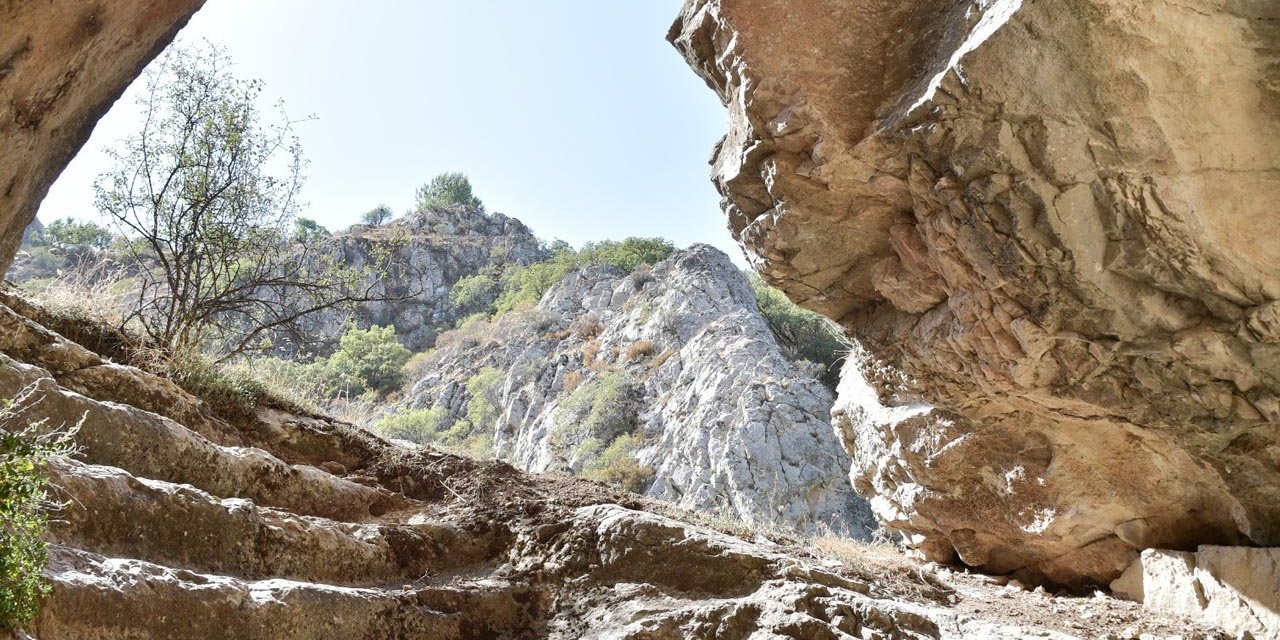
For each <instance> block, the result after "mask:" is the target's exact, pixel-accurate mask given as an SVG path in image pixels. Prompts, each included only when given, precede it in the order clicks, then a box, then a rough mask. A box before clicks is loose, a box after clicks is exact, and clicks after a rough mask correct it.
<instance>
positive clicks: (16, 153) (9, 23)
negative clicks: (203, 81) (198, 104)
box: [0, 0, 204, 273]
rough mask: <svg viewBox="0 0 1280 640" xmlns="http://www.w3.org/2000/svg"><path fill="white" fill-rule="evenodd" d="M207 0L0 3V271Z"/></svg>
mask: <svg viewBox="0 0 1280 640" xmlns="http://www.w3.org/2000/svg"><path fill="white" fill-rule="evenodd" d="M203 4H204V0H112V1H111V2H81V1H80V0H56V1H53V2H6V3H4V5H3V6H0V25H4V28H3V29H0V158H4V162H3V163H0V273H4V272H5V271H7V270H8V268H9V263H10V261H11V260H12V259H13V255H14V252H15V251H16V250H17V248H18V244H19V242H21V240H22V234H23V231H24V230H25V229H26V227H27V225H28V224H29V223H30V222H31V221H32V220H33V219H34V218H35V216H36V209H37V208H38V207H39V206H40V201H41V200H43V199H44V196H45V193H46V192H48V190H49V186H50V185H52V184H53V181H54V179H56V178H57V177H58V174H59V173H61V172H62V169H63V167H65V166H66V165H67V163H68V162H71V158H72V157H74V156H75V154H76V152H77V151H79V150H80V147H81V146H82V145H83V144H84V143H85V141H86V140H88V139H89V133H90V132H92V131H93V127H94V125H95V124H97V122H98V118H101V117H102V116H103V114H105V113H106V112H107V109H109V108H110V107H111V104H112V103H114V102H115V101H116V99H117V98H119V97H120V94H121V93H124V90H125V87H128V86H129V83H130V82H132V81H133V79H134V78H136V77H137V76H138V74H139V73H141V71H142V68H143V67H144V66H146V64H147V63H148V62H150V61H151V59H152V58H154V57H155V56H156V55H157V54H159V53H160V50H161V49H163V48H164V47H165V45H167V44H169V42H171V41H172V40H173V37H174V36H175V35H177V33H178V30H179V29H181V28H182V26H183V25H185V24H186V22H187V19H188V18H190V17H191V15H192V14H193V13H195V12H196V10H197V9H199V8H200V7H201V6H202V5H203Z"/></svg>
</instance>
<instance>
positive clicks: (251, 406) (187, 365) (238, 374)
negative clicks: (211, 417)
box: [159, 355, 269, 422]
mask: <svg viewBox="0 0 1280 640" xmlns="http://www.w3.org/2000/svg"><path fill="white" fill-rule="evenodd" d="M159 373H162V374H163V375H165V376H167V377H168V378H169V379H170V380H173V381H174V383H176V384H177V385H178V386H179V387H182V388H183V389H184V390H186V391H187V392H188V393H190V394H192V395H194V396H196V397H197V398H200V399H201V400H204V401H205V402H206V403H207V404H208V405H209V407H210V408H211V409H213V411H214V413H217V414H218V415H220V416H222V417H223V418H226V419H228V420H231V421H233V422H234V421H240V420H247V419H251V418H253V416H254V415H255V414H256V413H257V410H258V406H259V405H260V404H261V403H262V401H263V400H264V399H265V398H267V397H268V396H269V393H268V391H267V388H266V385H264V384H263V383H262V382H260V381H258V380H257V379H256V378H255V377H254V376H252V375H249V374H248V373H246V372H244V371H231V370H227V369H224V368H223V367H220V366H218V365H217V364H215V363H212V362H210V361H208V360H207V359H205V358H203V357H200V356H198V355H190V356H183V357H174V358H169V359H168V360H167V361H165V362H164V363H163V364H162V365H161V368H160V371H159Z"/></svg>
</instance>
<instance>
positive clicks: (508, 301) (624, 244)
mask: <svg viewBox="0 0 1280 640" xmlns="http://www.w3.org/2000/svg"><path fill="white" fill-rule="evenodd" d="M551 250H552V251H554V253H553V255H552V257H551V258H550V259H548V260H544V261H542V262H536V263H534V264H530V265H527V266H522V267H514V268H510V269H508V270H507V271H506V272H505V273H504V274H503V276H502V293H500V294H499V295H498V299H497V302H496V303H495V305H494V306H495V308H496V310H497V312H498V313H507V312H509V311H513V310H515V309H519V308H521V307H525V306H530V305H534V304H537V303H538V301H539V300H541V299H542V296H543V294H545V293H546V292H547V290H548V289H550V288H551V287H552V286H553V285H555V284H556V283H558V282H560V281H561V280H563V279H564V277H565V276H567V275H569V274H570V273H571V272H573V271H576V270H578V269H581V268H583V267H588V266H593V265H610V266H613V267H617V268H619V269H621V270H623V271H626V272H627V273H632V272H634V271H636V270H637V269H639V268H640V267H642V266H644V265H652V264H655V263H658V262H661V261H663V260H665V259H667V257H668V256H670V255H671V254H672V252H674V251H675V246H674V245H672V244H671V242H670V241H668V240H663V239H662V238H627V239H625V240H623V241H621V242H617V241H614V240H605V241H602V242H588V243H587V244H585V245H583V247H582V249H580V250H577V251H575V250H574V249H573V248H571V247H569V245H567V244H565V243H563V242H561V241H557V242H556V243H555V244H553V245H552V246H551Z"/></svg>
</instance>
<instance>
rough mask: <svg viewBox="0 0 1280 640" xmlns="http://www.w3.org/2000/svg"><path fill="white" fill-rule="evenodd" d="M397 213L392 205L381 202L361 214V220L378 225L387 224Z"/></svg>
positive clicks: (371, 224) (374, 225)
mask: <svg viewBox="0 0 1280 640" xmlns="http://www.w3.org/2000/svg"><path fill="white" fill-rule="evenodd" d="M393 217H395V214H394V213H392V212H391V207H388V206H387V205H385V204H380V205H378V206H376V207H374V208H372V209H370V210H368V211H366V212H364V213H363V214H361V215H360V222H363V223H365V224H367V225H370V226H373V227H376V226H378V225H383V224H386V223H387V222H388V221H390V220H391V218H393Z"/></svg>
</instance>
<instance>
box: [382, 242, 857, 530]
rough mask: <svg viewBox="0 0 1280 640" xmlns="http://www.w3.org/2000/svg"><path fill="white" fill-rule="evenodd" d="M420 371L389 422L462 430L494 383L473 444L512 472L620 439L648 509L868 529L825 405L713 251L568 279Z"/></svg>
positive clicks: (453, 340) (571, 458) (582, 464)
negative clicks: (427, 415)
mask: <svg viewBox="0 0 1280 640" xmlns="http://www.w3.org/2000/svg"><path fill="white" fill-rule="evenodd" d="M477 326H480V325H477ZM424 369H425V370H426V374H425V375H424V376H423V377H422V378H421V379H420V380H418V381H417V382H416V383H415V384H414V385H413V388H412V390H411V391H409V392H408V393H407V394H406V396H405V398H404V399H403V400H401V401H400V403H399V406H398V408H399V409H432V408H434V409H435V410H437V411H440V412H442V417H443V422H444V423H445V424H455V423H457V422H459V421H462V420H465V419H467V416H468V409H469V407H470V406H471V403H472V402H474V401H475V398H474V397H473V394H472V391H471V390H470V389H469V386H468V381H469V380H470V379H472V378H473V377H474V376H475V375H476V374H477V373H478V372H480V371H481V370H485V369H489V370H497V371H499V372H501V376H502V380H501V382H500V383H498V384H497V385H496V389H495V390H494V395H495V397H494V398H491V399H490V401H491V402H493V403H494V404H495V405H496V406H497V413H498V415H497V416H496V418H495V420H494V424H483V425H477V426H478V427H479V430H478V431H475V432H473V436H474V435H475V434H478V433H484V434H486V435H490V436H491V437H492V446H491V447H489V448H488V451H487V452H488V453H492V454H494V455H497V456H499V457H500V458H502V459H504V460H508V461H510V462H511V463H512V464H514V465H516V466H517V467H518V468H520V469H523V470H526V471H535V472H546V471H564V472H571V473H580V472H582V471H583V469H584V468H586V467H588V466H589V465H590V464H592V461H593V460H594V459H596V458H598V456H592V455H584V454H583V451H584V449H585V448H590V447H592V445H593V443H595V442H598V443H599V445H608V443H609V442H610V441H611V440H612V439H613V438H615V437H617V436H618V435H619V434H620V433H624V432H625V433H627V434H630V435H631V436H634V437H637V438H639V439H640V441H642V442H643V444H642V445H639V446H637V447H636V449H635V451H634V452H633V453H632V454H630V455H632V456H633V457H634V458H635V459H636V461H637V463H638V464H639V465H641V466H642V467H645V468H647V469H649V470H650V471H651V473H652V477H651V478H650V479H649V480H648V481H647V482H646V483H645V485H644V486H643V487H636V489H637V490H640V491H643V492H644V494H645V495H647V496H649V497H653V498H658V499H662V500H667V501H670V502H673V503H675V504H677V505H679V506H681V507H683V508H686V509H690V510H694V511H701V512H706V513H722V514H724V515H726V516H729V517H732V518H735V519H741V520H744V521H746V522H749V523H752V524H754V525H769V526H778V527H781V528H785V529H793V528H798V529H800V530H807V531H811V532H812V531H816V530H818V529H829V530H832V531H837V532H840V533H842V534H847V535H851V536H855V537H858V538H864V539H865V538H867V537H869V536H870V533H871V531H873V530H874V529H875V527H876V525H875V522H874V520H873V519H872V517H871V514H870V511H869V510H868V509H867V506H866V503H865V502H864V501H863V500H862V499H861V498H859V497H858V496H857V495H856V494H855V493H854V491H853V487H852V486H851V485H850V483H849V480H848V478H847V469H848V466H849V458H848V456H847V455H846V454H845V453H844V451H843V450H842V449H841V448H840V444H839V440H838V439H837V437H836V434H835V432H834V431H833V430H832V428H831V422H830V410H831V404H832V402H833V400H834V398H833V395H832V393H831V391H829V390H828V389H827V388H826V387H824V386H823V385H822V383H821V382H819V381H818V380H817V379H816V378H815V377H814V376H813V375H812V373H811V372H810V371H807V370H804V369H802V368H801V366H799V365H797V364H795V363H793V362H791V361H789V360H788V359H787V358H786V356H785V355H784V352H783V349H782V347H780V346H779V344H778V341H777V340H776V339H775V337H774V335H773V333H772V331H771V330H770V328H769V325H768V324H767V321H766V320H765V318H764V316H763V314H762V313H761V312H760V309H759V307H758V306H757V303H756V298H755V294H754V292H753V291H752V289H751V287H750V285H749V284H748V282H747V279H746V277H745V276H744V275H743V273H742V272H741V271H740V270H739V269H738V268H737V267H736V266H734V264H733V263H732V262H731V261H730V260H729V257H728V256H726V255H725V254H724V253H722V252H721V251H719V250H717V249H715V248H713V247H710V246H707V245H694V246H692V247H689V248H688V249H684V250H681V251H677V252H676V253H674V254H673V255H672V256H671V257H669V258H667V259H666V260H663V261H662V262H660V263H658V264H656V265H654V266H653V268H652V269H641V270H640V271H638V272H636V273H634V274H630V275H628V274H624V273H622V272H621V271H620V270H618V269H616V268H614V267H607V266H595V267H587V268H584V269H581V270H578V271H576V272H573V273H570V274H569V275H568V276H566V277H565V278H564V279H563V280H562V281H561V282H560V283H559V284H556V285H554V286H553V287H552V288H551V289H550V290H548V291H547V293H546V295H544V296H543V298H542V300H541V302H540V303H539V304H538V305H536V306H535V307H533V308H532V309H528V310H525V311H520V312H516V313H512V314H507V315H505V316H502V317H500V318H498V319H496V320H495V321H494V322H493V324H492V325H489V326H487V328H486V329H484V330H483V331H480V330H477V331H472V332H470V333H465V334H464V335H461V336H459V335H455V336H448V337H446V338H444V339H442V340H441V343H440V344H438V345H437V347H436V349H435V351H433V352H432V353H431V354H430V356H429V357H428V359H427V360H426V363H425V364H424ZM606 386H609V387H611V388H613V389H615V392H614V393H613V394H612V395H606V392H605V391H602V389H603V388H604V387H606ZM596 398H613V400H611V401H610V405H611V406H608V407H605V406H599V407H597V406H595V404H596V402H597V400H596ZM601 413H603V414H607V415H608V416H610V417H609V419H608V420H607V421H601V420H597V421H596V422H597V423H599V424H598V425H597V426H595V427H594V430H592V428H585V427H582V425H584V424H591V423H592V417H591V415H592V414H601ZM595 448H596V449H598V448H600V447H599V446H596V447H595Z"/></svg>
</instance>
